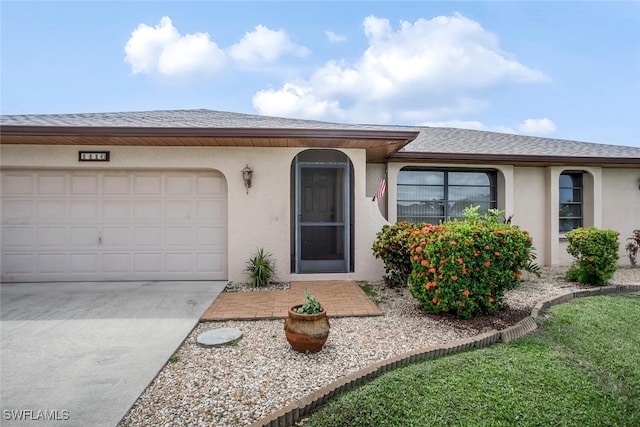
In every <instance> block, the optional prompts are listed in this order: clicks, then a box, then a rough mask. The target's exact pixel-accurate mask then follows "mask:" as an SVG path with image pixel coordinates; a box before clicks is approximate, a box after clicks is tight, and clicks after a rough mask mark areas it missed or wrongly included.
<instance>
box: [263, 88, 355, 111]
mask: <svg viewBox="0 0 640 427" xmlns="http://www.w3.org/2000/svg"><path fill="white" fill-rule="evenodd" d="M253 106H254V107H255V108H256V109H257V110H258V111H268V112H269V113H268V114H269V115H273V116H280V117H292V116H296V117H300V116H302V117H306V118H309V119H322V118H325V119H326V118H327V117H340V116H343V115H344V114H343V112H342V110H341V108H340V105H339V103H338V102H337V101H330V100H320V99H317V98H316V97H315V96H314V94H313V91H312V90H311V89H310V88H308V87H301V86H297V85H295V84H293V83H286V84H285V85H284V86H283V87H282V89H280V90H261V91H259V92H258V93H256V94H255V95H254V96H253Z"/></svg>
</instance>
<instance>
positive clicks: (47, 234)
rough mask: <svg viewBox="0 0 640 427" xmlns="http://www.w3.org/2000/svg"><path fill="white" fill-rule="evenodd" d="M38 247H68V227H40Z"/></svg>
mask: <svg viewBox="0 0 640 427" xmlns="http://www.w3.org/2000/svg"><path fill="white" fill-rule="evenodd" d="M38 246H40V247H46V248H48V249H51V248H60V249H64V248H66V247H67V228H66V227H38Z"/></svg>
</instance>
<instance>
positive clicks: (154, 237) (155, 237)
mask: <svg viewBox="0 0 640 427" xmlns="http://www.w3.org/2000/svg"><path fill="white" fill-rule="evenodd" d="M133 236H134V237H133V244H134V246H153V247H158V246H160V245H162V228H160V227H135V228H134V230H133Z"/></svg>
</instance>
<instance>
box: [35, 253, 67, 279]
mask: <svg viewBox="0 0 640 427" xmlns="http://www.w3.org/2000/svg"><path fill="white" fill-rule="evenodd" d="M66 272H67V256H66V255H65V254H64V253H62V254H60V253H51V254H46V253H45V254H40V255H38V273H40V274H51V273H59V274H64V273H66Z"/></svg>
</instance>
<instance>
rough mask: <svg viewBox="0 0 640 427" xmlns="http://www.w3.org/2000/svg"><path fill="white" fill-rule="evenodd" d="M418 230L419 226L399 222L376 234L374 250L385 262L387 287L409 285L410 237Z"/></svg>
mask: <svg viewBox="0 0 640 427" xmlns="http://www.w3.org/2000/svg"><path fill="white" fill-rule="evenodd" d="M418 229H420V225H418V224H413V223H410V222H406V221H399V222H396V223H395V224H393V225H385V226H384V227H382V230H381V231H379V232H378V233H377V234H376V240H375V241H374V242H373V247H372V250H373V254H374V255H375V256H376V258H381V259H382V261H383V262H384V271H385V272H386V273H387V274H386V275H385V276H384V277H383V279H384V282H385V284H386V285H387V286H389V287H392V288H394V287H404V286H406V285H407V280H408V278H409V274H411V258H410V257H409V254H410V252H411V248H410V247H409V244H410V242H409V236H410V235H411V232H412V231H414V230H418Z"/></svg>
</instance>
